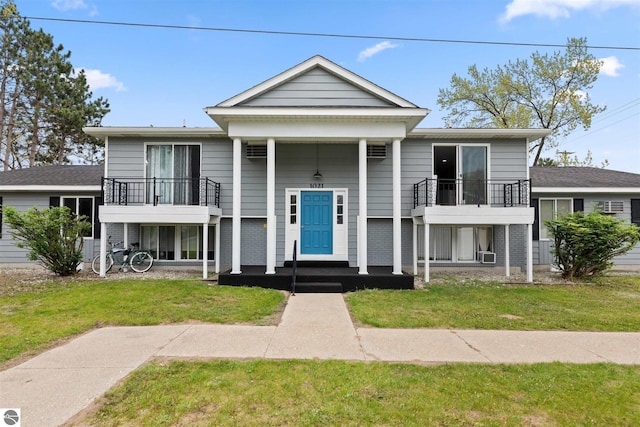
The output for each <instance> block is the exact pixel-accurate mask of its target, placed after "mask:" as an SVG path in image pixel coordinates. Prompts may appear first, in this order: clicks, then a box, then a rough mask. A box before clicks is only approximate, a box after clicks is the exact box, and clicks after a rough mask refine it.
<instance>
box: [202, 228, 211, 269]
mask: <svg viewBox="0 0 640 427" xmlns="http://www.w3.org/2000/svg"><path fill="white" fill-rule="evenodd" d="M208 255H209V223H208V222H204V223H202V278H203V279H204V280H207V270H208V268H207V267H208V266H207V264H209V259H208Z"/></svg>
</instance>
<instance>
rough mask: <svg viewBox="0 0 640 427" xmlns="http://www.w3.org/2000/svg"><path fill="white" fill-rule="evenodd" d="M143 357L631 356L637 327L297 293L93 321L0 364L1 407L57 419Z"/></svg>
mask: <svg viewBox="0 0 640 427" xmlns="http://www.w3.org/2000/svg"><path fill="white" fill-rule="evenodd" d="M152 357H178V358H184V357H199V358H265V359H319V360H320V359H341V360H359V361H398V362H414V363H445V362H469V363H536V362H552V361H561V362H570V363H596V362H610V363H618V364H640V333H590V332H517V331H479V330H434V329H373V328H355V327H354V326H353V323H352V322H351V319H350V317H349V313H348V311H347V308H346V305H345V303H344V299H343V296H342V295H340V294H298V295H296V296H294V297H290V298H289V301H288V304H287V307H286V309H285V311H284V313H283V316H282V321H281V322H280V324H279V325H278V326H237V325H170V326H146V327H109V328H102V329H97V330H95V331H92V332H90V333H87V334H85V335H82V336H81V337H79V338H77V339H75V340H73V341H70V342H69V343H67V344H65V345H63V346H60V347H58V348H55V349H52V350H50V351H47V352H45V353H43V354H41V355H39V356H37V357H35V358H33V359H31V360H29V361H27V362H25V363H23V364H21V365H19V366H16V367H14V368H11V369H8V370H6V371H3V372H0V407H3V408H20V409H21V412H22V414H21V415H22V425H23V426H57V425H60V424H62V423H64V422H65V421H67V420H69V419H70V418H71V417H72V416H73V415H75V414H76V413H78V412H79V411H81V410H82V409H84V408H85V407H86V406H88V405H89V404H90V403H91V402H93V401H94V400H95V399H96V398H98V397H100V396H101V395H102V394H104V393H105V392H106V391H107V390H109V389H110V388H111V387H113V386H114V385H115V384H116V383H117V382H118V381H120V380H121V379H122V378H124V377H125V376H126V375H128V374H129V373H130V372H132V371H133V370H135V369H137V368H138V367H140V366H141V365H143V364H144V363H145V362H146V361H148V360H149V359H150V358H152Z"/></svg>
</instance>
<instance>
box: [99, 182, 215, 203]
mask: <svg viewBox="0 0 640 427" xmlns="http://www.w3.org/2000/svg"><path fill="white" fill-rule="evenodd" d="M102 191H103V195H102V200H103V203H104V205H105V206H109V205H111V206H143V205H153V206H159V205H171V206H209V207H216V208H219V207H220V183H218V182H215V181H212V180H210V179H209V178H193V179H192V178H102Z"/></svg>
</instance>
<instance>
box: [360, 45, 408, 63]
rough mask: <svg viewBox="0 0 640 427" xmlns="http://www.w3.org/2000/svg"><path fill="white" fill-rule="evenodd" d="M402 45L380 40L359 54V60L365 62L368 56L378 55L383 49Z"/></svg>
mask: <svg viewBox="0 0 640 427" xmlns="http://www.w3.org/2000/svg"><path fill="white" fill-rule="evenodd" d="M398 46H400V45H399V44H393V43H391V42H386V41H385V42H380V43H378V44H377V45H375V46H372V47H368V48H366V49H365V50H363V51H362V52H360V54H359V55H358V62H363V61H364V60H365V59H367V58H371V57H372V56H373V55H376V54H378V53H380V52H382V51H383V50H387V49H393V48H394V47H398Z"/></svg>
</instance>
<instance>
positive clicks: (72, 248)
mask: <svg viewBox="0 0 640 427" xmlns="http://www.w3.org/2000/svg"><path fill="white" fill-rule="evenodd" d="M5 218H6V220H7V223H8V224H9V225H10V226H11V228H12V229H13V230H12V231H11V234H12V235H13V238H14V239H15V240H16V246H18V247H19V248H25V249H28V250H29V252H28V253H27V257H28V258H29V260H31V261H38V262H40V263H41V264H42V265H43V266H44V267H45V268H47V269H48V270H50V271H52V272H54V273H56V274H58V275H60V276H70V275H72V274H75V273H76V271H77V268H78V265H79V264H80V263H81V262H82V246H83V244H84V240H83V238H82V236H83V235H86V233H87V232H88V231H89V230H90V228H91V224H89V223H88V222H86V220H85V218H84V217H79V216H76V215H75V214H72V213H71V211H70V210H69V208H67V207H66V206H61V207H52V208H49V209H43V210H39V209H38V208H36V207H34V208H31V209H29V210H28V211H27V212H18V211H17V210H16V209H15V208H14V207H10V206H8V207H6V208H5Z"/></svg>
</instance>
